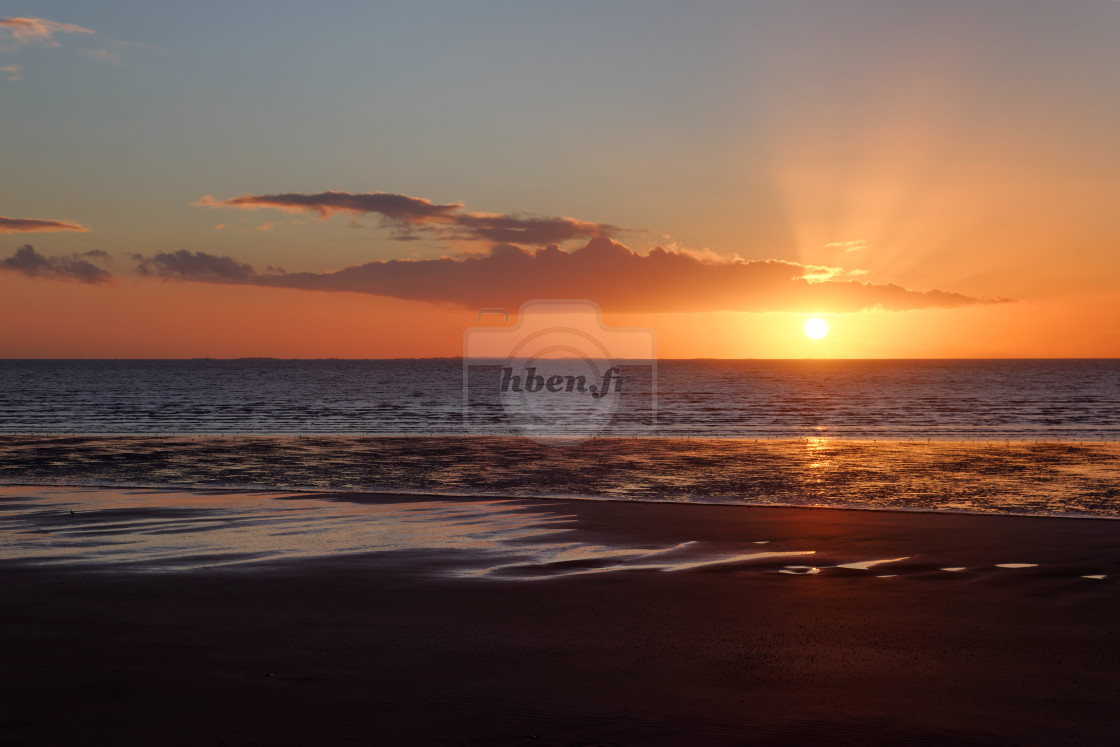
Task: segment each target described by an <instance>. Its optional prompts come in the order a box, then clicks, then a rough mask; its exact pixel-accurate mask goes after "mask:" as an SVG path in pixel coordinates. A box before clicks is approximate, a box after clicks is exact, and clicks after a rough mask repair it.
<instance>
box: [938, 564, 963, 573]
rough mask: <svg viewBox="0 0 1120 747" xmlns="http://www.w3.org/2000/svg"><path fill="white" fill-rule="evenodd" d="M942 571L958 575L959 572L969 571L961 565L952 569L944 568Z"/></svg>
mask: <svg viewBox="0 0 1120 747" xmlns="http://www.w3.org/2000/svg"><path fill="white" fill-rule="evenodd" d="M941 570H943V571H948V572H949V573H957V572H958V571H967V570H968V569H967V568H965V567H964V566H963V565H961V566H954V567H952V568H942V569H941Z"/></svg>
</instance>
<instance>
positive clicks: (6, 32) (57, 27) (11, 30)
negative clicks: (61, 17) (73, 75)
mask: <svg viewBox="0 0 1120 747" xmlns="http://www.w3.org/2000/svg"><path fill="white" fill-rule="evenodd" d="M93 33H95V32H94V31H93V30H92V29H87V28H85V27H83V26H75V25H74V24H72V23H58V22H56V21H48V20H47V19H45V18H0V52H14V51H16V50H18V49H21V48H22V47H25V46H28V45H32V44H34V45H39V46H44V47H57V46H59V42H58V40H57V39H55V36H57V35H59V34H93Z"/></svg>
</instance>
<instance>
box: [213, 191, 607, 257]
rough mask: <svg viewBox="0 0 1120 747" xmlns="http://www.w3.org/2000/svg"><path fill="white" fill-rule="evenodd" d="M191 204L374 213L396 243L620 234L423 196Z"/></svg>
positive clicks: (543, 240)
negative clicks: (418, 235) (421, 236)
mask: <svg viewBox="0 0 1120 747" xmlns="http://www.w3.org/2000/svg"><path fill="white" fill-rule="evenodd" d="M193 204H194V205H199V206H203V207H212V208H240V209H242V210H259V209H261V208H275V209H279V210H285V211H287V212H296V213H314V214H317V215H318V216H319V218H320V219H321V220H326V219H327V218H330V217H331V216H333V215H336V214H338V213H347V214H350V215H351V216H352V217H356V216H359V215H367V214H374V215H378V216H379V217H380V220H381V226H382V227H383V228H389V229H392V230H393V232H394V233H393V238H396V239H399V240H409V239H412V238H415V236H414V235H413V233H414V232H415V231H421V232H427V233H430V234H434V235H436V236H438V237H440V238H445V239H458V240H465V241H487V242H497V243H518V244H531V245H534V246H546V245H548V244H558V243H563V242H565V241H569V240H571V239H591V238H598V237H610V236H614V235H617V234H618V233H619V229H618V228H616V227H614V226H611V225H607V224H604V223H591V222H588V221H582V220H577V219H575V218H566V217H542V216H531V215H522V214H508V215H507V214H501V213H473V212H467V211H464V210H463V207H464V206H463V204H462V203H457V202H453V203H447V204H442V205H441V204H437V203H434V202H432V201H431V200H427V199H424V198H422V197H410V196H408V195H399V194H392V193H389V192H365V193H361V194H352V193H350V192H329V191H328V192H320V193H319V194H312V195H304V194H294V193H288V194H278V195H242V196H240V197H233V198H230V199H228V200H218V199H215V198H214V197H211V196H210V195H205V196H204V197H202V198H201V199H200V200H198V201H197V202H195V203H193Z"/></svg>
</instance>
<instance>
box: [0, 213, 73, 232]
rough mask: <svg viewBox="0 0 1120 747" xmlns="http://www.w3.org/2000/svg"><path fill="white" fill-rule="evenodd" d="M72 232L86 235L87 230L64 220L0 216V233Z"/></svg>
mask: <svg viewBox="0 0 1120 747" xmlns="http://www.w3.org/2000/svg"><path fill="white" fill-rule="evenodd" d="M53 231H74V232H76V233H86V232H87V231H89V229H88V228H86V227H85V226H83V225H81V224H80V223H72V222H70V221H66V220H34V219H32V218H5V217H4V216H2V215H0V233H49V232H53Z"/></svg>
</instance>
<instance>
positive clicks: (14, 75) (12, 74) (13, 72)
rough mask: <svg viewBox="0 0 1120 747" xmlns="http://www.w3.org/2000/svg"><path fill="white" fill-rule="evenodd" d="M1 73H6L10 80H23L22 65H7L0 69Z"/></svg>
mask: <svg viewBox="0 0 1120 747" xmlns="http://www.w3.org/2000/svg"><path fill="white" fill-rule="evenodd" d="M0 73H6V74H7V76H8V80H23V66H22V65H5V66H4V67H0Z"/></svg>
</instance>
